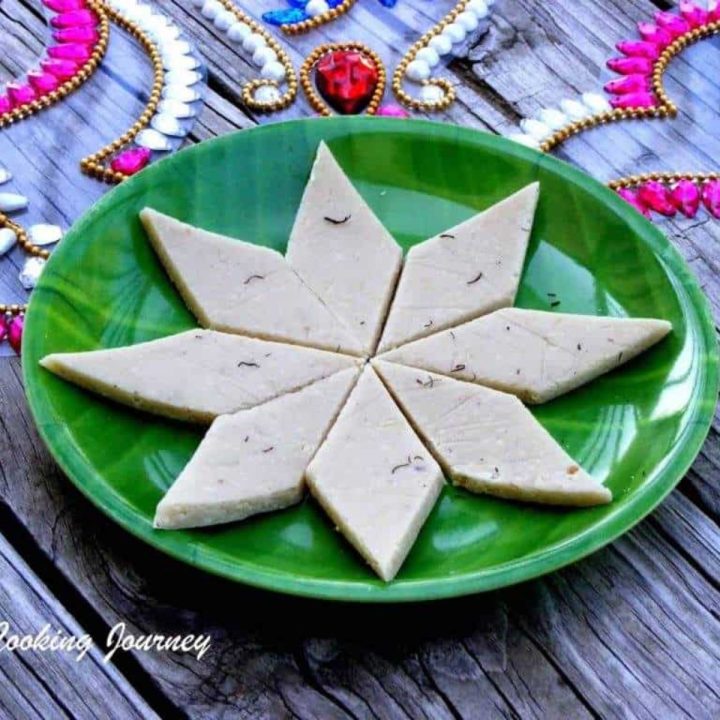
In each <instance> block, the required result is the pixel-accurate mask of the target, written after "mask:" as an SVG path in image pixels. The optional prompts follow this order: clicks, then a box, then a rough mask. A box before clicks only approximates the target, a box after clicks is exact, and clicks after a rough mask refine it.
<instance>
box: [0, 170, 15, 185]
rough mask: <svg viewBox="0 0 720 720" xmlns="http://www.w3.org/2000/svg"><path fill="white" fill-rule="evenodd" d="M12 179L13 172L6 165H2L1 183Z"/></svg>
mask: <svg viewBox="0 0 720 720" xmlns="http://www.w3.org/2000/svg"><path fill="white" fill-rule="evenodd" d="M10 179H12V173H11V172H10V171H9V170H8V169H7V168H6V167H0V185H2V184H3V183H6V182H8V180H10Z"/></svg>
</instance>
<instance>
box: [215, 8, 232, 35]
mask: <svg viewBox="0 0 720 720" xmlns="http://www.w3.org/2000/svg"><path fill="white" fill-rule="evenodd" d="M234 22H235V15H234V13H231V12H230V11H229V10H222V11H221V12H219V13H218V14H217V15H216V16H215V19H214V20H213V25H214V26H215V27H216V28H217V29H218V30H222V31H223V32H225V31H226V30H228V29H229V28H230V27H231V26H232V24H233V23H234Z"/></svg>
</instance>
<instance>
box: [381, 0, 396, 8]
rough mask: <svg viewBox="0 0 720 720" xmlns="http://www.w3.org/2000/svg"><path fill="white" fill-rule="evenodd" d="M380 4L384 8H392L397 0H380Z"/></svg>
mask: <svg viewBox="0 0 720 720" xmlns="http://www.w3.org/2000/svg"><path fill="white" fill-rule="evenodd" d="M380 4H381V5H382V6H383V7H386V8H393V7H395V6H396V5H397V0H380Z"/></svg>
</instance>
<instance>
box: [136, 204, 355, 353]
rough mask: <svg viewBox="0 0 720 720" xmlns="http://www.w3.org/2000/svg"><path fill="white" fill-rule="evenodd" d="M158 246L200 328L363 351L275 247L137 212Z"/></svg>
mask: <svg viewBox="0 0 720 720" xmlns="http://www.w3.org/2000/svg"><path fill="white" fill-rule="evenodd" d="M140 219H141V220H142V222H143V225H144V226H145V229H146V231H147V233H148V236H149V238H150V240H151V242H152V245H153V247H154V248H155V252H156V253H157V254H158V256H159V258H160V260H161V261H162V263H163V265H164V266H165V269H166V270H167V272H168V275H169V276H170V278H171V280H172V281H173V283H174V284H175V286H176V287H177V289H178V292H179V293H180V295H181V296H182V298H183V300H184V301H185V304H186V305H187V306H188V308H189V309H190V310H191V311H192V312H193V313H194V315H195V316H196V317H197V319H198V321H199V322H200V324H201V325H202V326H203V327H206V328H211V329H213V330H224V331H226V332H232V333H239V334H241V335H252V336H255V337H260V338H263V339H265V340H279V341H282V342H291V343H297V344H299V345H309V346H311V347H318V348H323V349H325V350H333V351H335V352H340V351H343V352H349V353H352V354H354V355H360V354H362V349H363V348H362V345H361V343H360V342H359V341H358V340H357V339H356V338H355V337H354V336H353V335H352V333H351V332H350V330H349V329H348V328H346V327H345V326H344V325H343V323H341V322H340V321H339V320H338V319H337V318H336V317H335V316H334V315H333V314H332V313H331V312H330V311H329V310H328V308H327V307H325V305H323V303H322V302H321V301H320V300H319V299H318V298H317V296H316V295H315V294H314V293H313V292H312V290H310V288H308V287H307V285H305V284H304V283H303V282H302V280H301V279H300V278H299V277H298V275H297V273H296V272H295V271H294V270H293V269H292V267H290V264H289V263H288V261H287V260H286V259H285V258H284V257H283V256H282V255H281V254H280V253H279V252H276V251H275V250H272V249H270V248H266V247H261V246H260V245H254V244H252V243H247V242H243V241H242V240H235V239H233V238H230V237H226V236H224V235H218V234H216V233H211V232H207V231H206V230H201V229H200V228H196V227H193V226H192V225H187V224H186V223H183V222H180V221H179V220H176V219H175V218H172V217H169V216H168V215H163V214H162V213H159V212H157V211H156V210H153V209H151V208H145V209H144V210H142V211H141V212H140Z"/></svg>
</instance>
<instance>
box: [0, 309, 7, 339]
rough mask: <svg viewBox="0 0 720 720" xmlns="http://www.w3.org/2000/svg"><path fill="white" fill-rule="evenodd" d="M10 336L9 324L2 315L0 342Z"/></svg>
mask: <svg viewBox="0 0 720 720" xmlns="http://www.w3.org/2000/svg"><path fill="white" fill-rule="evenodd" d="M7 334H8V322H7V319H6V318H5V316H4V315H0V342H2V341H3V340H4V339H5V338H6V337H7Z"/></svg>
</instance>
